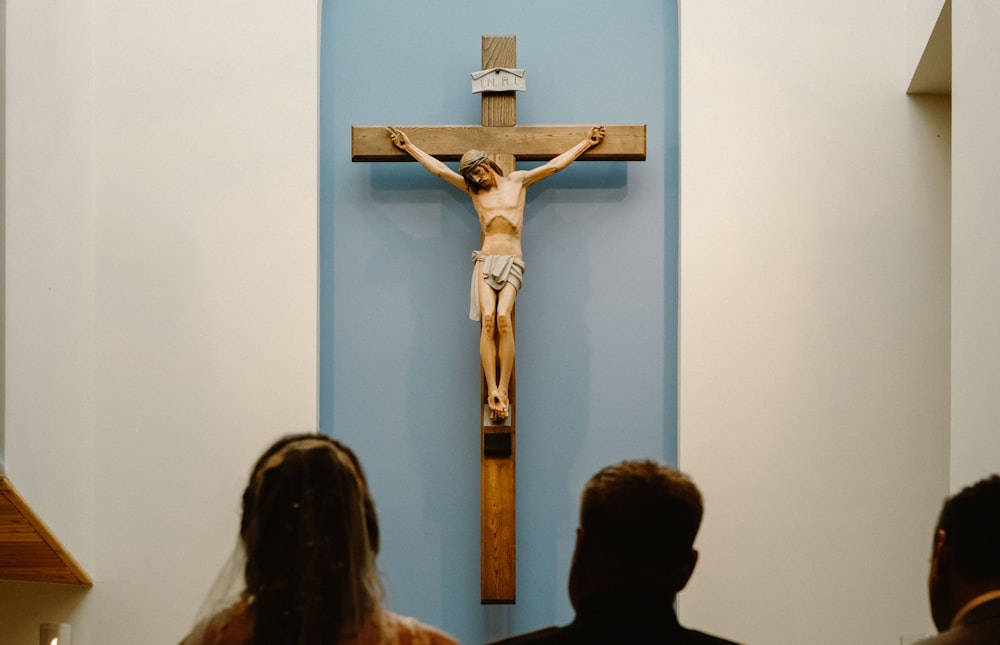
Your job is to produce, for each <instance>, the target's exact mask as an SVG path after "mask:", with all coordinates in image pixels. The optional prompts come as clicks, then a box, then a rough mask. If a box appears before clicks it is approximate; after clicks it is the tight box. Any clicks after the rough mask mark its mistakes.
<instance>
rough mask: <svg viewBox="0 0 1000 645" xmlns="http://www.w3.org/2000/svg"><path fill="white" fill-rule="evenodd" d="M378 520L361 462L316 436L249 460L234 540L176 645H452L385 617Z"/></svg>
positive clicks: (423, 628)
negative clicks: (194, 619) (230, 552)
mask: <svg viewBox="0 0 1000 645" xmlns="http://www.w3.org/2000/svg"><path fill="white" fill-rule="evenodd" d="M378 549H379V528H378V517H377V516H376V514H375V503H374V502H373V501H372V498H371V495H370V494H369V492H368V484H367V482H366V481H365V475H364V472H363V471H362V469H361V463H360V462H359V461H358V458H357V456H356V455H355V454H354V452H353V451H352V450H351V449H350V448H348V447H347V446H345V445H344V444H342V443H340V442H339V441H336V440H335V439H331V438H330V437H327V436H325V435H321V434H300V435H290V436H287V437H284V438H282V439H280V440H278V441H277V442H275V443H274V444H273V445H272V446H271V447H270V448H268V449H267V450H266V451H265V452H264V454H263V455H261V457H260V458H259V459H258V460H257V464H256V465H255V466H254V469H253V472H252V474H251V475H250V481H249V483H248V484H247V487H246V490H245V491H244V493H243V517H242V521H241V523H240V539H239V542H238V544H237V547H236V550H235V552H234V554H233V556H232V557H231V558H230V561H229V563H227V565H226V566H225V567H224V568H223V571H222V572H221V573H220V574H219V577H218V579H217V580H216V583H215V585H214V586H213V589H212V591H211V592H210V594H209V597H208V599H207V600H206V602H205V605H204V606H203V607H202V610H201V613H200V615H199V618H198V622H197V625H196V626H195V628H194V629H193V630H192V631H191V633H190V634H188V636H187V637H185V638H184V640H183V641H182V643H181V645H286V644H287V645H458V643H457V642H456V641H455V640H454V639H452V638H451V637H450V636H448V635H447V634H445V633H444V632H441V631H439V630H437V629H435V628H433V627H430V626H428V625H424V624H422V623H420V622H418V621H417V620H415V619H413V618H409V617H405V616H399V615H396V614H393V613H391V612H388V611H386V610H384V609H383V608H382V607H381V605H380V599H381V596H382V584H381V581H380V580H379V577H378V573H377V571H376V570H375V556H376V555H377V554H378Z"/></svg>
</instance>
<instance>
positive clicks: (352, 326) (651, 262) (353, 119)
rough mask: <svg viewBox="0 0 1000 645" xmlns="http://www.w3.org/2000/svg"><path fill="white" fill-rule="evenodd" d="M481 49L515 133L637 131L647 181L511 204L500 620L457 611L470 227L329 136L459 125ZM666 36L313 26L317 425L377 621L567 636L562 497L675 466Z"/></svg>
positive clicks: (634, 5) (471, 332)
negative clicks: (496, 72) (364, 560)
mask: <svg viewBox="0 0 1000 645" xmlns="http://www.w3.org/2000/svg"><path fill="white" fill-rule="evenodd" d="M482 34H516V35H517V39H518V52H517V56H518V66H519V67H523V68H524V69H526V70H527V85H528V91H527V92H526V93H521V94H519V95H518V107H517V114H518V122H519V123H521V124H548V123H582V124H589V123H594V124H598V123H606V124H613V123H646V124H647V126H648V130H647V136H648V142H647V161H645V162H627V163H626V162H619V163H608V162H600V163H595V162H587V163H578V164H575V165H573V166H571V167H570V168H568V169H567V170H565V171H563V172H562V173H561V174H559V175H556V176H555V177H552V178H550V179H548V180H545V181H544V182H542V183H540V184H536V185H535V186H532V187H531V188H530V189H529V199H528V204H527V212H526V222H525V227H524V252H525V262H526V264H527V271H526V274H525V283H524V287H523V288H522V290H521V292H520V294H519V296H518V307H517V343H518V345H517V351H518V357H517V390H518V391H517V397H518V398H517V402H518V412H517V415H518V417H517V423H518V427H517V430H518V456H517V457H518V464H517V469H518V470H517V477H518V480H517V485H518V534H517V539H518V544H517V546H518V561H517V564H518V590H517V592H518V602H517V604H516V605H515V606H513V607H483V606H481V605H480V604H479V456H478V450H479V429H478V419H479V408H478V406H477V400H478V397H479V353H478V337H479V331H478V325H477V323H474V322H472V321H470V320H468V316H467V314H468V306H469V303H468V292H469V280H470V276H471V264H470V260H469V257H470V253H471V251H472V250H473V249H475V248H477V246H478V244H479V225H478V222H477V219H476V215H475V212H474V211H473V209H472V205H471V203H470V201H469V199H468V197H467V196H466V195H465V194H464V193H462V192H460V191H458V190H456V189H454V188H452V187H450V186H448V185H447V184H445V183H444V182H442V181H441V180H439V179H437V178H435V177H433V176H431V175H430V174H429V173H427V172H426V171H425V170H424V169H423V168H422V167H420V166H419V165H417V164H415V163H407V164H371V163H352V162H351V161H350V128H351V125H381V124H387V123H392V124H478V123H479V121H480V99H479V96H478V95H473V94H471V93H470V82H469V73H470V72H472V71H475V70H476V69H478V68H479V62H480V36H481V35H482ZM676 38H677V30H676V3H674V2H662V1H661V0H629V1H628V2H621V1H620V0H577V1H574V2H555V1H545V0H533V1H527V0H514V1H510V2H505V3H483V2H468V1H465V2H455V1H451V0H436V1H430V0H428V1H425V2H413V1H412V0H364V1H362V0H354V1H338V0H327V2H326V3H325V5H324V15H323V34H322V47H323V51H322V69H321V78H322V85H321V142H320V146H321V168H320V171H321V214H320V221H321V223H320V226H321V236H320V238H321V249H320V253H321V276H320V282H321V290H322V293H321V325H320V326H321V333H322V338H321V341H320V345H321V374H320V383H321V402H320V406H321V410H320V418H321V424H322V428H323V430H324V431H325V432H328V433H330V434H332V435H334V436H337V437H339V438H342V439H344V440H345V441H347V442H348V443H349V444H351V445H352V446H354V447H355V448H356V449H357V451H358V453H359V454H360V456H361V458H362V460H363V462H364V464H365V467H366V468H367V470H368V472H369V476H370V478H371V481H372V488H373V489H374V491H373V492H374V495H375V498H376V501H377V503H378V505H379V511H380V515H381V518H382V524H383V530H384V534H385V540H384V548H383V553H382V555H381V557H380V559H379V561H380V568H381V570H382V571H383V573H384V577H385V580H386V583H387V584H386V586H387V599H386V604H387V605H388V607H389V608H390V609H393V610H395V611H399V612H401V613H405V614H410V615H414V616H417V617H419V618H420V619H422V620H425V621H427V622H430V623H433V624H437V625H439V626H441V627H443V628H445V629H446V630H448V631H450V632H451V633H453V634H455V635H456V636H457V637H459V638H460V639H461V640H462V642H464V643H477V642H482V641H484V640H488V639H491V638H496V637H499V636H503V635H506V634H507V633H508V632H509V633H514V632H519V631H524V630H528V629H535V628H537V627H541V626H544V625H548V624H552V623H561V622H566V621H568V620H569V619H570V618H571V617H572V610H571V608H570V606H569V602H568V599H567V598H566V591H565V588H566V580H567V573H568V569H569V561H570V557H571V555H572V549H573V540H574V530H575V527H576V506H577V498H578V494H579V490H580V488H581V486H582V485H583V483H584V482H585V481H586V479H587V478H588V477H589V476H590V475H591V474H593V472H595V471H596V470H597V469H599V468H600V467H602V466H604V465H606V464H608V463H611V462H613V461H616V460H619V459H623V458H632V457H651V458H655V459H661V460H666V461H670V462H673V461H675V458H676V302H677V297H676V284H677V275H676V266H677V255H676V253H677V249H676V246H677V241H676V240H677V79H676V71H677V61H676V51H677V42H676ZM522 167H524V166H522Z"/></svg>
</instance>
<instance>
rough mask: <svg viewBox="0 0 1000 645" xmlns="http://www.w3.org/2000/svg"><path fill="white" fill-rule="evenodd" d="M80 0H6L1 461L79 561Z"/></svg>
mask: <svg viewBox="0 0 1000 645" xmlns="http://www.w3.org/2000/svg"><path fill="white" fill-rule="evenodd" d="M91 22H92V13H91V8H90V6H89V3H72V4H66V3H57V2H39V3H26V2H8V3H7V19H6V28H7V29H6V40H7V56H6V64H7V67H6V74H7V124H6V126H7V127H6V129H7V147H6V154H7V164H6V165H7V203H6V248H5V255H6V283H5V287H6V298H7V300H6V314H7V315H6V329H5V334H6V336H5V344H6V363H5V379H6V415H5V425H6V432H5V435H6V436H5V453H6V454H5V469H6V473H7V475H8V477H10V479H11V481H12V482H13V485H14V487H15V488H16V489H17V490H18V491H19V492H20V493H21V495H22V496H23V497H24V498H25V499H26V500H27V501H28V502H29V503H30V504H31V506H32V507H33V508H34V509H35V511H37V512H38V514H39V515H41V516H42V517H43V518H45V521H46V523H47V524H48V525H49V527H50V528H51V529H52V530H53V531H54V532H55V534H56V535H57V536H59V538H60V540H61V541H62V542H63V543H64V544H65V545H66V546H67V547H68V548H69V549H70V550H71V552H72V553H73V554H74V556H75V557H76V559H77V560H78V561H79V562H80V563H81V565H83V567H84V568H85V569H89V568H90V565H91V564H92V563H93V557H94V552H93V545H94V535H93V533H94V531H93V527H94V524H93V522H94V497H93V490H94V460H93V454H94V410H95V384H94V350H95V337H94V285H95V279H96V276H95V261H94V248H95V238H94V232H95V225H96V221H95V210H94V163H93V144H94V133H93V122H94V95H93V87H92V76H93V74H92V71H93V60H92V59H93V55H92V49H93V38H92V33H91V31H90V30H89V29H87V28H86V25H88V24H90V23H91Z"/></svg>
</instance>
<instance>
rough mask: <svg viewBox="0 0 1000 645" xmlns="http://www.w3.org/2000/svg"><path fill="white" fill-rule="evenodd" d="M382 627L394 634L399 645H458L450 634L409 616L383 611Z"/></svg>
mask: <svg viewBox="0 0 1000 645" xmlns="http://www.w3.org/2000/svg"><path fill="white" fill-rule="evenodd" d="M382 624H383V627H384V628H386V629H388V630H389V631H391V632H395V635H396V638H395V639H394V640H397V641H398V642H400V643H404V644H405V643H409V644H411V645H459V643H458V641H457V640H455V639H454V638H453V637H452V636H451V635H450V634H448V633H446V632H444V631H442V630H440V629H438V628H437V627H433V626H431V625H427V624H425V623H422V622H420V621H419V620H417V619H416V618H413V617H411V616H403V615H401V614H394V613H392V612H388V611H385V612H383V615H382Z"/></svg>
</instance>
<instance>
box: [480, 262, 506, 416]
mask: <svg viewBox="0 0 1000 645" xmlns="http://www.w3.org/2000/svg"><path fill="white" fill-rule="evenodd" d="M496 307H497V293H496V292H495V291H494V290H493V288H492V287H490V286H489V285H488V284H486V281H485V280H484V281H481V282H480V283H479V308H480V311H479V313H480V319H481V321H482V328H481V329H480V332H479V356H480V359H481V360H482V364H483V376H484V377H485V378H486V403H487V405H489V406H490V417H492V418H493V419H498V418H499V419H502V418H504V417H505V416H506V415H504V416H498V415H499V414H500V412H501V411H502V410H503V409H505V406H504V404H503V403H502V401H501V399H500V396H499V393H498V390H497V345H496V343H497V341H496Z"/></svg>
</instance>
